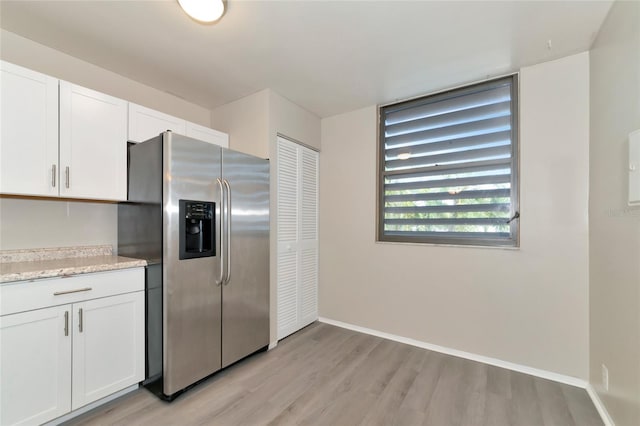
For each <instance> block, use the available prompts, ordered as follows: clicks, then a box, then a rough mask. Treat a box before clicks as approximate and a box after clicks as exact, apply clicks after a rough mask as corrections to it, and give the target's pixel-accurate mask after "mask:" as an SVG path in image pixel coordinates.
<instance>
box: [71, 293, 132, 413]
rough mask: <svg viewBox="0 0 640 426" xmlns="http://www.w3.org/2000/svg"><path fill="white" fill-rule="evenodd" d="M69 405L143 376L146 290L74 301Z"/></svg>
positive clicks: (94, 398)
mask: <svg viewBox="0 0 640 426" xmlns="http://www.w3.org/2000/svg"><path fill="white" fill-rule="evenodd" d="M73 314H74V316H73V376H72V377H73V403H72V407H73V409H74V410H75V409H77V408H79V407H82V406H84V405H86V404H88V403H90V402H93V401H96V400H98V399H100V398H103V397H105V396H108V395H110V394H112V393H114V392H117V391H119V390H122V389H124V388H126V387H127V386H131V385H134V384H136V383H138V382H141V381H142V380H144V292H143V291H138V292H135V293H128V294H122V295H118V296H111V297H105V298H102V299H95V300H89V301H87V302H83V303H74V305H73Z"/></svg>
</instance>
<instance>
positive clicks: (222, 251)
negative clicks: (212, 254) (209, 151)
mask: <svg viewBox="0 0 640 426" xmlns="http://www.w3.org/2000/svg"><path fill="white" fill-rule="evenodd" d="M216 183H217V184H218V186H219V187H220V276H219V277H218V279H217V280H216V285H222V283H223V282H224V268H225V263H224V259H225V258H224V242H225V239H224V188H223V187H222V181H221V180H220V178H217V179H216Z"/></svg>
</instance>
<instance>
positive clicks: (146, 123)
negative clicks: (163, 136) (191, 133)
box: [129, 102, 187, 142]
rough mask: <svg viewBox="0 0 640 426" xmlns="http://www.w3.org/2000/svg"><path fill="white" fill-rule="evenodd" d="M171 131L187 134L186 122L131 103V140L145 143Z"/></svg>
mask: <svg viewBox="0 0 640 426" xmlns="http://www.w3.org/2000/svg"><path fill="white" fill-rule="evenodd" d="M167 130H171V131H172V132H175V133H179V134H181V135H184V134H186V132H187V129H186V122H185V121H184V120H183V119H181V118H177V117H173V116H171V115H169V114H165V113H162V112H159V111H155V110H152V109H150V108H146V107H143V106H142V105H137V104H134V103H132V102H129V140H130V141H131V142H144V141H146V140H147V139H151V138H153V137H156V136H158V135H159V134H160V133H162V132H165V131H167Z"/></svg>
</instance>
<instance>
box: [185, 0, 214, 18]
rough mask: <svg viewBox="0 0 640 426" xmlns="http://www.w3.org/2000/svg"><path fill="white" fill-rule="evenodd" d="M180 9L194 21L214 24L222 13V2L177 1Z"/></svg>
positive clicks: (210, 0)
mask: <svg viewBox="0 0 640 426" xmlns="http://www.w3.org/2000/svg"><path fill="white" fill-rule="evenodd" d="M178 3H179V4H180V7H182V9H183V10H184V11H185V12H186V13H187V15H189V16H191V17H192V18H193V19H195V20H196V21H200V22H214V21H217V20H218V19H220V17H221V16H222V14H223V13H224V2H223V1H222V0H178Z"/></svg>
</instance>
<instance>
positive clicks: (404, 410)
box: [69, 323, 602, 426]
mask: <svg viewBox="0 0 640 426" xmlns="http://www.w3.org/2000/svg"><path fill="white" fill-rule="evenodd" d="M69 424H73V425H327V426H350V425H367V426H368V425H437V426H449V425H487V426H500V425H522V426H535V425H545V426H546V425H549V426H550V425H559V426H572V425H576V426H591V425H602V421H601V420H600V417H599V416H598V413H597V411H596V409H595V407H594V406H593V403H592V402H591V400H590V399H589V396H588V395H587V393H586V391H585V390H583V389H579V388H575V387H572V386H568V385H563V384H559V383H556V382H551V381H549V380H544V379H539V378H536V377H532V376H528V375H526V374H522V373H517V372H513V371H510V370H505V369H502V368H498V367H493V366H490V365H486V364H481V363H478V362H474V361H468V360H465V359H461V358H456V357H453V356H449V355H443V354H440V353H437V352H431V351H428V350H425V349H420V348H416V347H413V346H408V345H404V344H402V343H397V342H392V341H389V340H385V339H381V338H378V337H373V336H369V335H366V334H361V333H357V332H354V331H350V330H345V329H342V328H338V327H334V326H331V325H327V324H320V323H314V324H312V325H310V326H309V327H307V328H305V329H303V330H301V331H299V332H298V333H296V334H294V335H292V336H290V337H288V338H287V339H284V340H283V341H281V342H280V344H278V346H277V347H276V348H275V349H273V350H271V351H269V352H265V353H261V354H257V355H254V356H253V357H250V358H248V359H246V360H244V361H242V362H240V363H239V364H236V365H234V366H232V367H230V368H228V369H226V370H224V371H222V372H220V373H218V374H216V375H214V376H213V377H211V378H210V379H208V380H207V381H205V382H203V383H201V384H200V385H198V386H196V387H194V388H193V389H191V390H190V391H188V392H186V393H185V394H184V395H182V396H180V397H179V398H178V399H176V400H175V401H174V402H172V403H166V402H163V401H160V400H159V399H157V398H156V397H155V396H154V395H152V394H151V393H149V392H148V391H147V390H146V389H139V390H137V391H135V392H133V393H131V394H129V395H126V396H124V397H122V398H120V399H118V400H115V401H113V402H111V403H109V404H107V405H105V406H103V407H100V408H98V409H96V410H94V411H92V412H89V413H87V414H85V415H83V416H81V417H79V418H76V419H74V420H73V421H71V422H69Z"/></svg>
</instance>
